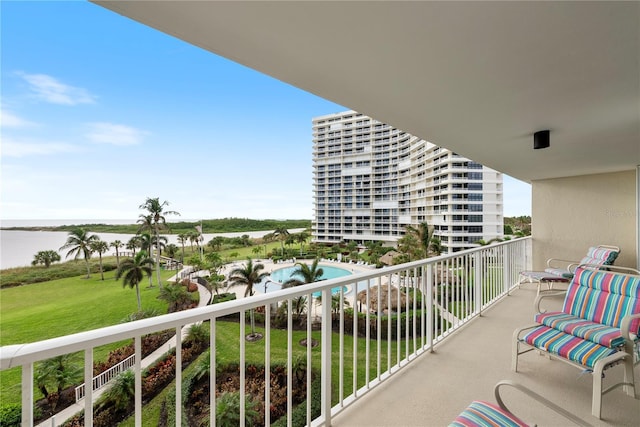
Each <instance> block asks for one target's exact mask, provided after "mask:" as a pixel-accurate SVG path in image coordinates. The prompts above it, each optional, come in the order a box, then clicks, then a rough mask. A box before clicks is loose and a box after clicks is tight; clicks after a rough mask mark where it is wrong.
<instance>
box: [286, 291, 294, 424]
mask: <svg viewBox="0 0 640 427" xmlns="http://www.w3.org/2000/svg"><path fill="white" fill-rule="evenodd" d="M292 362H293V300H292V299H289V300H287V426H289V427H291V425H292V422H293V419H292V413H293V401H292V395H291V393H292V390H291V389H292V388H293V387H292V383H291V366H292V365H293V363H292Z"/></svg>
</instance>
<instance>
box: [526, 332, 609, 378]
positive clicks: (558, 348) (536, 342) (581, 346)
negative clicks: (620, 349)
mask: <svg viewBox="0 0 640 427" xmlns="http://www.w3.org/2000/svg"><path fill="white" fill-rule="evenodd" d="M522 340H523V341H524V342H526V343H527V344H529V345H532V346H534V347H536V348H539V349H541V350H544V351H546V352H548V353H551V354H556V355H558V356H560V357H562V358H564V359H568V360H572V361H574V362H576V363H579V364H580V365H582V366H587V367H589V368H592V369H593V367H594V365H595V364H596V362H597V361H598V360H600V359H602V358H604V357H607V356H609V355H611V354H614V353H616V352H617V350H615V349H610V348H607V347H604V346H602V345H600V344H596V343H594V342H591V341H587V340H583V339H582V338H577V337H574V336H572V335H569V334H565V333H564V332H562V331H558V330H555V329H553V328H549V327H548V326H538V327H537V328H535V329H533V330H531V331H530V332H529V333H528V334H526V335H525V336H524V337H522Z"/></svg>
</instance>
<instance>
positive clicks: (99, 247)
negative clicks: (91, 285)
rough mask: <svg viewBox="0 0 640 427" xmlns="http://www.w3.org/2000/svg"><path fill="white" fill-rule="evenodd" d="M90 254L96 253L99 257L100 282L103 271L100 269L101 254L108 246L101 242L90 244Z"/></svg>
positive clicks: (102, 278)
mask: <svg viewBox="0 0 640 427" xmlns="http://www.w3.org/2000/svg"><path fill="white" fill-rule="evenodd" d="M90 247H91V252H98V256H99V257H100V280H104V270H103V268H102V254H103V253H105V252H107V251H108V250H109V244H108V243H107V242H105V241H103V240H96V241H95V242H91V245H90Z"/></svg>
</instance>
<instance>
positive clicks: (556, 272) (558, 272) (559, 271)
mask: <svg viewBox="0 0 640 427" xmlns="http://www.w3.org/2000/svg"><path fill="white" fill-rule="evenodd" d="M544 272H545V273H547V274H549V275H551V276H558V277H560V278H563V279H567V281H568V279H571V278H572V277H573V273H572V272H570V271H569V270H565V269H564V268H551V267H549V268H545V269H544Z"/></svg>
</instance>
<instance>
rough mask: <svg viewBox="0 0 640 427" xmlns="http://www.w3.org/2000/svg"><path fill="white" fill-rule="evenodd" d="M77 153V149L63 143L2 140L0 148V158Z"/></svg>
mask: <svg viewBox="0 0 640 427" xmlns="http://www.w3.org/2000/svg"><path fill="white" fill-rule="evenodd" d="M73 151H78V147H76V146H74V145H72V144H67V143H64V142H30V141H18V140H14V139H10V138H3V141H2V145H1V146H0V156H2V157H27V156H42V155H50V154H56V153H69V152H73Z"/></svg>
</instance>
